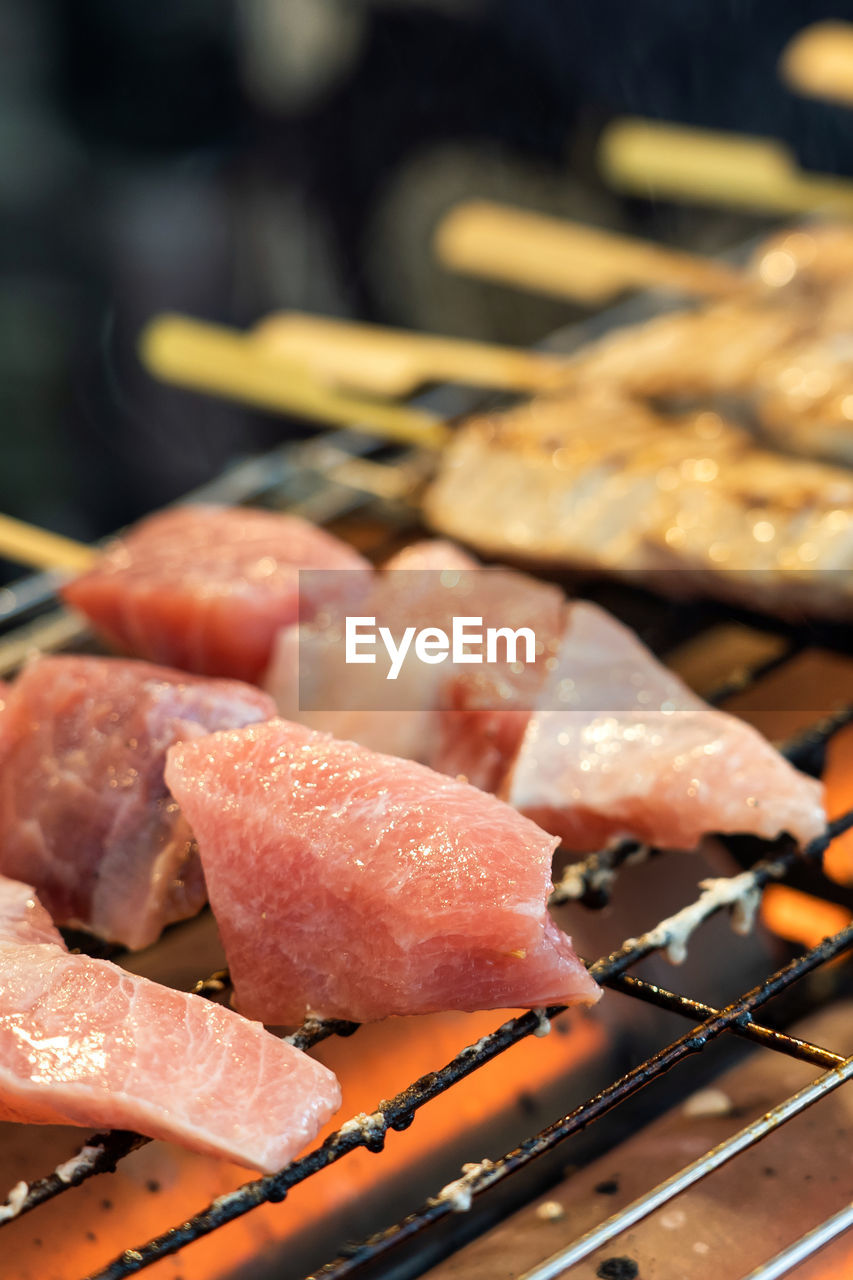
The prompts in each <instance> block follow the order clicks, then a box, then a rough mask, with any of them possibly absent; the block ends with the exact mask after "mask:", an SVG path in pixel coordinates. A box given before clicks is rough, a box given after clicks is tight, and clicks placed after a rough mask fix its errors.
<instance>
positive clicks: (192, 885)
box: [0, 655, 275, 948]
mask: <svg viewBox="0 0 853 1280" xmlns="http://www.w3.org/2000/svg"><path fill="white" fill-rule="evenodd" d="M274 714H275V707H274V705H273V703H272V700H271V699H270V698H268V697H267V695H266V694H264V693H262V692H261V691H260V690H259V689H255V688H252V686H250V685H246V684H241V683H239V682H237V681H234V680H206V679H203V678H202V677H199V676H190V675H185V674H184V673H182V672H180V671H170V670H168V669H166V668H163V667H155V666H151V665H150V664H149V663H147V662H136V661H133V660H131V659H122V658H93V657H76V656H71V655H68V656H59V657H41V658H37V659H35V660H34V661H33V662H31V663H30V664H29V665H28V666H27V667H25V668H24V670H23V672H22V673H21V675H20V676H19V677H18V679H17V680H16V681H15V683H14V684H13V685H12V686H11V689H10V690H9V692H8V695H7V699H6V706H5V709H4V711H3V715H2V733H0V874H3V875H8V876H11V877H12V878H14V879H19V880H20V879H25V880H26V881H27V882H28V883H33V884H35V886H36V888H37V891H38V893H39V896H40V897H41V899H42V901H43V902H44V905H45V906H46V907H47V908H48V910H49V911H50V913H51V915H52V916H53V918H54V920H56V921H57V923H59V924H71V923H74V924H79V925H81V926H82V927H83V928H85V929H88V930H90V931H91V932H93V933H96V934H99V935H100V936H101V937H104V938H107V939H109V940H111V941H115V942H122V943H124V944H125V945H126V946H128V947H133V948H138V947H144V946H147V945H148V943H150V942H153V941H155V939H156V938H157V937H159V935H160V933H161V931H162V930H163V928H164V926H165V925H166V924H168V923H170V922H171V921H173V920H182V919H184V918H185V917H187V916H190V915H194V914H195V913H196V912H197V911H198V910H199V909H200V907H201V906H202V905H203V903H204V902H205V900H206V892H205V888H204V880H203V877H202V874H201V867H200V865H199V861H198V854H197V852H196V850H195V846H194V845H193V842H192V833H191V831H190V829H189V827H188V826H187V823H186V821H185V820H184V818H183V817H182V815H181V813H180V811H179V809H178V806H177V805H176V804H175V802H174V800H173V799H172V797H171V796H170V795H169V792H168V789H167V787H166V784H165V782H164V779H163V769H164V767H165V761H166V750H167V748H168V747H170V746H171V745H172V743H174V742H178V741H180V740H183V739H185V738H192V737H199V736H200V735H202V734H206V733H209V732H210V731H211V730H213V729H224V728H231V727H236V726H240V725H244V724H249V723H251V722H252V721H256V720H265V719H268V718H269V717H270V716H271V715H274Z"/></svg>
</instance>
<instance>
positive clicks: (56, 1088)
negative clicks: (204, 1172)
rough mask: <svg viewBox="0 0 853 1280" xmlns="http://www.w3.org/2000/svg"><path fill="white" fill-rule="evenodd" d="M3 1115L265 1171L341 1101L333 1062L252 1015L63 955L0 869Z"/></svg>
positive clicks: (44, 922)
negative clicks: (145, 1139) (155, 1141)
mask: <svg viewBox="0 0 853 1280" xmlns="http://www.w3.org/2000/svg"><path fill="white" fill-rule="evenodd" d="M0 974H2V980H0V1120H14V1121H23V1122H26V1123H29V1124H74V1125H85V1126H87V1127H89V1128H93V1129H110V1128H120V1129H131V1130H134V1131H136V1132H139V1133H144V1134H148V1135H149V1136H150V1137H152V1138H162V1139H164V1140H165V1141H167V1142H179V1143H181V1144H182V1145H183V1146H186V1147H190V1148H192V1149H193V1150H195V1151H201V1152H204V1153H205V1154H207V1155H214V1156H220V1157H224V1158H226V1159H228V1160H234V1161H235V1162H236V1163H238V1164H242V1165H247V1166H248V1167H250V1168H252V1169H261V1170H263V1171H265V1172H269V1173H271V1172H273V1171H274V1170H276V1169H279V1168H281V1166H282V1165H284V1164H286V1163H287V1161H288V1160H290V1159H292V1158H293V1156H295V1155H296V1154H297V1153H298V1152H299V1151H301V1150H302V1148H303V1147H304V1146H305V1145H306V1144H307V1143H309V1142H310V1141H311V1140H312V1139H313V1138H314V1137H316V1135H317V1133H318V1131H319V1130H320V1128H321V1126H322V1125H323V1124H325V1122H326V1120H328V1119H329V1117H330V1116H332V1115H333V1114H334V1113H335V1111H336V1110H337V1109H338V1107H339V1105H340V1089H339V1088H338V1082H337V1080H336V1079H335V1077H334V1076H333V1075H332V1073H331V1071H329V1070H327V1068H326V1067H324V1066H321V1064H320V1063H319V1062H315V1061H314V1060H313V1059H312V1058H309V1057H308V1056H307V1055H306V1054H304V1053H301V1052H300V1051H299V1050H298V1049H294V1048H293V1047H292V1046H291V1045H288V1044H286V1043H284V1042H283V1041H281V1040H278V1039H277V1038H276V1037H275V1036H272V1035H270V1034H269V1032H268V1031H265V1030H264V1028H263V1027H262V1026H260V1024H259V1023H257V1022H249V1021H248V1020H247V1019H246V1018H242V1017H240V1016H239V1014H236V1013H232V1012H231V1011H230V1010H229V1009H223V1008H221V1007H220V1006H219V1005H216V1004H211V1003H209V1002H208V1001H206V1000H203V999H201V997H200V996H193V995H187V994H185V993H183V992H180V991H172V990H171V989H170V988H169V987H162V986H160V985H159V984H158V983H156V982H150V981H149V980H148V979H147V978H141V977H138V976H136V975H135V974H131V973H126V972H125V971H124V970H123V969H120V968H118V966H117V965H114V964H111V963H110V962H109V961H106V960H93V959H91V958H90V957H89V956H84V955H71V954H69V952H68V951H67V950H66V948H65V944H64V943H63V941H62V939H61V938H60V936H59V934H58V933H57V932H56V929H55V928H54V926H53V924H52V923H51V920H50V917H49V916H48V914H47V912H46V911H45V909H44V908H43V907H42V906H41V904H40V903H39V902H38V901H37V899H36V898H35V896H34V890H33V889H32V888H31V887H30V886H29V885H25V884H19V883H16V882H15V881H13V880H7V879H4V878H2V877H0Z"/></svg>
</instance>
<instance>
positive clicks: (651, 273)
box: [434, 200, 742, 306]
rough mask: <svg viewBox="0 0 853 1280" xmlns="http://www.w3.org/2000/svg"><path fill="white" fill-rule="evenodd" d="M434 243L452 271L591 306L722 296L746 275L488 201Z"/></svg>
mask: <svg viewBox="0 0 853 1280" xmlns="http://www.w3.org/2000/svg"><path fill="white" fill-rule="evenodd" d="M434 244H435V251H436V254H437V256H438V258H439V260H440V261H441V262H442V263H443V264H444V265H445V266H447V267H450V268H452V269H453V270H454V271H461V272H464V273H466V274H467V275H474V276H479V277H482V278H484V279H487V280H500V281H502V282H503V283H505V284H511V285H516V286H521V287H522V288H525V289H533V290H536V291H538V292H540V293H547V294H552V295H555V296H556V297H558V298H571V299H574V300H576V301H578V302H582V303H584V304H587V305H593V306H598V305H600V304H601V303H604V302H607V301H609V300H610V299H611V298H613V297H614V296H615V295H617V294H619V293H623V292H624V291H625V290H626V289H643V288H649V287H658V288H660V287H663V288H670V289H676V290H678V291H679V292H684V293H689V294H699V295H701V296H710V297H717V296H720V295H724V294H728V293H732V292H734V291H736V290H737V289H739V288H741V287H742V280H741V277H740V275H739V274H738V273H737V272H735V271H732V270H731V268H729V267H726V266H723V265H722V264H720V263H717V262H711V261H708V260H706V259H704V258H701V257H698V256H694V255H693V254H689V253H679V252H677V251H676V250H674V249H666V248H663V247H662V246H660V245H655V244H650V243H648V242H647V241H644V240H638V239H635V238H634V237H632V236H624V235H618V234H617V233H615V232H613V231H602V230H601V229H599V228H597V227H587V226H583V225H582V224H581V223H579V222H569V221H564V220H563V219H560V218H551V217H546V216H545V215H544V214H540V213H531V212H529V211H527V210H524V209H514V208H511V207H510V206H508V205H501V204H493V203H492V202H490V201H486V200H472V201H467V202H466V203H464V204H459V205H457V206H456V207H455V208H454V209H451V211H450V212H449V213H448V214H447V215H446V217H445V218H444V219H443V220H442V222H440V223H439V226H438V228H437V230H436V233H435V241H434Z"/></svg>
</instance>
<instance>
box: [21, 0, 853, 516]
mask: <svg viewBox="0 0 853 1280" xmlns="http://www.w3.org/2000/svg"><path fill="white" fill-rule="evenodd" d="M833 16H837V17H842V18H846V19H853V3H848V4H834V5H833V4H822V3H821V4H815V3H809V0H797V2H794V0H772V2H771V0H763V3H762V2H761V0H688V2H687V3H685V0H595V2H594V3H590V2H589V0H516V2H515V3H512V2H511V0H433V2H432V3H428V2H427V0H422V2H418V0H409V2H405V0H395V2H392V0H385V2H384V3H383V2H382V0H374V2H373V3H370V2H369V0H170V2H169V3H168V4H156V3H151V0H120V2H119V3H116V0H74V3H73V4H68V3H63V2H62V0H0V49H2V59H3V74H2V78H0V103H2V111H1V112H0V227H2V238H0V255H2V256H1V257H0V261H2V270H1V271H0V423H1V424H2V428H0V429H2V466H0V510H2V511H5V512H9V513H11V514H13V515H18V516H21V517H23V518H26V519H29V520H33V521H35V522H38V523H42V524H44V525H47V526H49V527H51V528H53V529H57V530H61V531H63V532H66V533H69V534H72V535H74V536H77V537H80V538H84V539H91V538H93V537H96V536H98V535H101V534H103V533H105V532H107V531H109V530H111V529H113V528H115V527H117V526H119V525H121V524H123V523H125V522H126V521H128V520H130V519H132V518H134V517H135V516H137V515H139V514H141V513H142V512H144V511H147V510H149V509H151V508H152V507H154V506H157V505H159V504H162V503H163V502H166V501H168V500H170V499H172V498H175V497H177V496H178V495H180V494H181V493H183V492H185V491H186V490H188V489H190V488H191V487H192V486H194V485H196V484H199V483H201V482H202V481H204V480H205V479H207V478H209V477H211V476H212V475H214V474H216V473H217V472H218V471H220V470H221V468H222V467H223V466H224V465H226V463H227V462H228V461H230V460H232V459H234V458H236V457H239V456H244V455H246V454H248V453H252V452H255V451H257V450H259V449H263V448H265V447H269V446H271V445H272V444H274V443H276V442H278V441H280V440H281V439H283V438H287V436H288V435H290V434H293V433H294V432H295V431H298V430H300V429H302V428H301V427H300V424H297V423H293V422H288V421H287V420H286V419H284V418H281V417H273V416H271V415H263V414H255V413H250V412H248V411H244V410H241V409H239V408H237V407H234V406H230V405H226V404H224V403H222V402H218V401H213V400H209V399H205V398H203V397H199V396H194V395H191V394H188V393H184V392H180V391H177V390H173V389H169V388H166V387H163V386H160V385H158V384H156V383H155V382H154V381H152V380H151V379H150V378H149V377H148V376H147V375H146V374H145V373H144V372H143V371H142V369H141V368H140V366H139V364H138V363H137V360H136V356H135V342H136V338H137V335H138V333H139V330H140V327H141V326H142V324H143V323H144V322H145V321H146V319H147V318H148V317H150V316H151V315H152V314H154V313H155V312H157V311H160V310H163V309H167V308H171V309H177V310H180V311H185V312H189V313H192V314H196V315H199V316H203V317H206V318H209V319H215V320H220V321H223V322H226V323H228V324H234V325H247V324H249V323H252V322H254V321H255V320H257V319H258V318H259V317H261V316H262V315H264V314H265V313H266V312H268V311H270V310H273V309H275V308H287V307H296V308H300V309H305V310H313V311H319V312H327V313H332V314H339V315H346V316H355V317H358V318H361V319H369V320H375V321H385V322H391V323H396V324H402V325H406V326H412V327H416V328H425V329H431V330H439V331H444V332H446V333H451V334H468V335H473V336H477V337H482V338H490V339H495V340H499V341H503V342H518V343H528V342H531V341H535V340H536V339H538V338H540V337H541V336H542V335H544V334H545V333H546V332H547V331H548V330H549V329H552V328H554V327H556V326H557V325H559V324H564V323H566V322H567V321H570V320H571V319H572V318H573V317H574V316H576V315H578V314H580V313H579V312H577V311H576V310H574V309H573V308H572V306H571V305H570V304H568V303H565V304H564V303H557V302H555V301H549V300H547V299H543V298H537V297H533V296H526V295H522V294H519V293H515V292H511V291H510V290H508V289H502V288H500V287H497V286H490V285H486V284H480V283H477V282H474V281H471V280H465V279H462V278H457V277H454V276H452V275H451V274H449V273H448V272H446V271H443V270H441V268H439V267H438V266H437V265H436V264H435V262H434V260H433V258H432V256H431V253H430V247H429V242H430V235H431V231H432V228H433V227H434V225H435V223H436V220H437V219H438V217H439V216H440V215H441V213H442V212H443V211H444V210H446V209H447V208H448V207H449V206H450V205H452V204H453V203H454V202H456V201H457V200H459V199H460V198H462V197H469V196H490V197H497V198H501V199H504V200H507V201H510V202H512V203H515V204H519V205H525V206H529V207H531V208H535V209H541V210H544V211H548V212H553V213H558V214H560V213H562V214H565V215H568V216H571V217H574V218H578V219H581V220H584V221H588V222H591V223H594V224H597V225H600V226H604V227H613V228H623V229H626V230H629V231H633V232H635V233H638V234H642V235H645V236H649V237H651V238H654V239H659V240H661V241H663V242H666V243H670V244H675V245H682V246H685V247H689V248H694V249H699V250H703V251H711V252H713V251H718V250H720V249H723V248H726V247H728V246H730V245H733V244H736V243H737V242H738V241H739V240H742V239H744V238H745V237H747V236H749V235H751V234H754V232H755V230H756V229H757V228H758V227H759V226H761V225H764V224H762V223H760V222H759V220H758V219H755V218H750V217H749V216H746V215H743V216H741V215H737V214H732V213H729V212H726V211H721V210H719V209H702V208H701V207H696V206H693V207H690V208H688V207H686V206H683V207H679V206H676V205H674V204H668V203H665V202H661V201H654V202H652V201H643V200H632V199H626V198H621V197H619V196H617V195H616V194H614V193H613V192H612V191H610V190H608V189H607V187H606V186H605V185H604V184H603V182H602V181H601V179H600V177H599V176H598V174H597V171H596V168H595V164H594V154H595V144H596V140H597V138H598V135H599V133H600V131H601V129H602V128H603V126H604V125H605V124H606V123H607V121H608V120H610V119H611V118H613V117H614V116H616V115H620V114H624V113H631V114H637V115H644V116H649V117H659V118H663V119H668V120H673V121H680V122H685V123H693V124H699V125H706V126H710V127H716V128H723V129H732V130H740V131H744V132H750V133H757V134H763V135H766V136H771V137H777V138H781V139H783V140H785V141H787V142H788V143H789V144H790V145H791V146H792V147H793V149H794V150H795V152H796V154H797V156H798V157H799V159H800V161H801V163H802V164H803V165H804V166H805V167H807V168H812V169H817V170H823V171H830V172H839V173H844V174H850V173H853V129H851V114H850V112H849V111H848V110H846V109H845V108H842V107H834V106H832V105H829V104H825V103H821V102H818V101H812V100H808V99H806V98H802V97H798V96H795V95H794V94H792V93H790V92H789V91H788V90H786V89H785V87H784V86H783V85H782V83H781V81H780V79H779V76H778V73H777V62H778V57H779V53H780V51H781V49H782V48H783V46H784V45H785V44H786V42H787V41H788V40H789V39H790V37H791V35H792V34H793V33H794V32H796V31H797V30H799V29H800V28H801V27H803V26H804V25H806V24H807V23H809V22H814V21H816V20H817V19H818V18H826V17H833Z"/></svg>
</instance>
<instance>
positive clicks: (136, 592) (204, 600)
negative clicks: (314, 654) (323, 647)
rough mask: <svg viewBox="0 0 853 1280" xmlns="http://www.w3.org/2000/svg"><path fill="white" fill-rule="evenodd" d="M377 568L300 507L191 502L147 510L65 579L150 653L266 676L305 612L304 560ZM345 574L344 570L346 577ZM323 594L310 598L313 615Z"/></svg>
mask: <svg viewBox="0 0 853 1280" xmlns="http://www.w3.org/2000/svg"><path fill="white" fill-rule="evenodd" d="M308 568H311V569H336V570H339V569H358V570H363V569H366V568H368V565H367V561H366V560H364V559H363V557H362V556H360V555H359V554H358V553H357V552H356V551H353V550H352V548H351V547H348V546H347V545H346V543H343V542H341V541H340V540H339V539H338V538H335V537H333V536H332V535H331V534H330V533H327V532H326V531H325V530H323V529H318V528H316V527H315V526H314V525H312V524H309V523H308V522H307V521H305V520H302V519H300V518H299V517H298V516H289V515H282V514H280V513H277V512H272V511H257V510H250V509H248V508H243V507H231V508H228V507H211V506H192V507H190V506H188V507H176V508H174V509H172V510H169V511H163V512H159V513H158V514H156V515H153V516H150V517H149V518H148V519H147V520H143V521H142V523H141V524H139V525H137V526H136V527H135V528H134V529H132V530H131V531H130V533H128V534H127V535H126V536H125V537H124V538H122V539H120V540H119V541H118V542H115V543H113V544H112V546H110V547H109V548H107V550H106V551H105V552H104V554H103V555H102V556H101V557H100V559H99V560H98V561H97V562H96V564H95V566H94V568H92V569H90V570H89V571H88V572H87V573H84V574H83V575H82V576H81V577H79V578H76V579H75V580H74V581H73V582H70V583H68V584H67V586H65V587H64V588H63V596H64V598H65V600H66V601H67V602H68V604H70V605H73V606H74V608H76V609H79V610H81V611H82V612H83V613H85V614H86V616H87V617H88V618H89V620H90V621H91V622H92V624H93V625H94V627H95V628H96V630H97V631H99V632H100V633H101V634H102V635H103V636H105V637H106V639H107V640H108V641H109V642H110V643H111V644H114V645H117V646H118V647H119V648H121V649H124V650H125V651H127V652H129V653H133V654H134V655H135V656H137V657H140V658H148V659H150V660H151V661H153V662H162V663H167V664H168V665H169V666H174V667H180V668H182V669H183V670H185V671H196V672H200V673H201V674H203V675H212V676H233V677H235V678H237V679H240V680H252V681H258V680H259V679H260V678H261V676H262V675H263V672H264V670H265V669H266V667H267V664H268V663H269V660H270V653H271V649H272V644H273V640H274V638H275V635H276V632H277V631H278V630H279V628H280V627H284V626H287V625H288V624H290V623H292V622H294V621H295V620H296V618H297V615H298V613H299V608H300V599H299V570H300V569H308ZM343 577H344V575H342V574H341V575H337V574H336V575H334V580H335V584H336V585H337V586H339V585H340V582H341V580H342V579H343ZM320 603H322V600H317V599H314V600H312V599H310V598H308V599H305V598H303V600H302V609H303V616H310V613H311V611H312V610H313V608H315V607H317V605H319V604H320Z"/></svg>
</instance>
